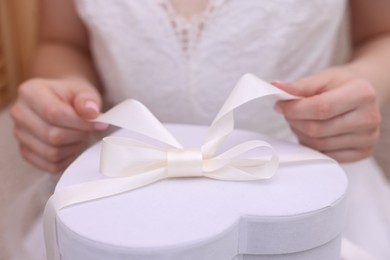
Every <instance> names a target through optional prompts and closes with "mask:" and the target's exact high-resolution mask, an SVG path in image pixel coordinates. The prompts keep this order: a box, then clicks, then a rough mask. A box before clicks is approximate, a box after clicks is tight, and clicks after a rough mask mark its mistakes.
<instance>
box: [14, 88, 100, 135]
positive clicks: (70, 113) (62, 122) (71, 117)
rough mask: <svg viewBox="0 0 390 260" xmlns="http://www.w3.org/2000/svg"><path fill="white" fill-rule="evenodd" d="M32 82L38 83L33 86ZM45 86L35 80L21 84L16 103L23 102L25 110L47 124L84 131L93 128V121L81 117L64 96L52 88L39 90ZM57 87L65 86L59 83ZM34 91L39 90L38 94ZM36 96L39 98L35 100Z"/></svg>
mask: <svg viewBox="0 0 390 260" xmlns="http://www.w3.org/2000/svg"><path fill="white" fill-rule="evenodd" d="M34 84H39V85H38V86H35V85H34ZM45 87H46V86H45V85H44V83H41V82H37V81H34V82H32V83H30V85H27V84H26V85H23V86H21V88H20V90H19V91H20V92H21V93H20V97H21V99H22V101H20V102H19V103H18V104H19V105H20V104H25V110H33V111H34V112H35V114H36V115H38V116H39V117H40V118H42V119H43V120H44V121H46V122H47V123H48V124H52V125H56V126H60V127H66V128H73V129H77V130H84V131H89V130H92V129H94V127H93V123H91V122H88V121H87V120H85V119H83V118H81V117H80V116H79V115H78V114H77V113H76V111H75V109H74V108H73V104H72V103H69V101H68V100H67V98H66V97H61V96H60V94H59V93H56V91H55V90H53V89H49V90H47V89H46V90H40V88H45ZM57 87H58V88H61V87H64V88H65V87H67V86H62V85H61V86H57ZM46 88H47V87H46ZM53 88H54V87H53ZM54 89H55V88H54ZM34 91H35V92H37V91H39V95H37V93H35V92H34ZM62 91H64V90H62ZM57 92H61V91H57ZM38 96H39V99H40V100H37V97H38ZM22 111H24V110H22Z"/></svg>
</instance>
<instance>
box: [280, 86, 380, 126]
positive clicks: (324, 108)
mask: <svg viewBox="0 0 390 260" xmlns="http://www.w3.org/2000/svg"><path fill="white" fill-rule="evenodd" d="M375 100H376V95H375V91H374V90H373V88H372V87H371V86H370V85H367V84H366V83H365V82H363V81H351V82H348V83H346V84H345V85H343V86H340V87H339V88H334V89H330V90H329V91H327V92H323V93H321V94H318V95H315V96H312V97H308V98H304V99H300V100H292V101H279V102H278V103H277V106H278V107H279V109H280V110H281V111H282V113H283V114H284V115H285V117H286V118H289V119H301V120H310V119H311V120H326V119H330V118H333V117H335V116H338V115H341V114H343V113H346V112H349V111H351V110H353V109H356V108H358V107H360V106H362V105H364V104H368V103H372V104H374V103H375Z"/></svg>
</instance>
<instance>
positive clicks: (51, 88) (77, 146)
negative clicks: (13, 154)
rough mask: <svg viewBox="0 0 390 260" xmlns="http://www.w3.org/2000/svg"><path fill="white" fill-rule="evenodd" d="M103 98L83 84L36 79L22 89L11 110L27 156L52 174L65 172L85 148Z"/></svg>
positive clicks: (93, 89)
mask: <svg viewBox="0 0 390 260" xmlns="http://www.w3.org/2000/svg"><path fill="white" fill-rule="evenodd" d="M100 106H101V98H100V95H99V93H98V92H97V90H96V89H95V88H94V87H93V86H91V85H89V84H88V83H86V82H83V81H76V80H69V79H67V80H65V79H64V80H47V79H32V80H29V81H26V82H25V83H23V84H22V85H21V86H20V88H19V95H18V98H17V100H16V102H15V104H14V105H13V107H12V108H11V117H12V118H13V120H14V123H15V128H14V133H15V136H16V138H17V139H18V141H19V143H20V150H21V153H22V155H23V157H24V158H25V159H26V160H27V161H29V162H30V163H32V164H33V165H35V166H37V167H38V168H41V169H43V170H46V171H49V172H51V173H58V172H62V171H63V170H64V169H65V168H66V167H67V166H68V165H69V164H70V163H71V162H72V161H73V160H74V159H75V157H76V156H77V155H78V154H79V153H80V151H81V150H82V149H83V148H84V146H85V144H86V141H87V139H88V136H89V134H90V133H91V132H92V131H93V130H103V129H105V128H107V126H106V125H104V124H98V123H91V122H89V121H88V119H93V118H96V117H97V116H98V115H99V111H100Z"/></svg>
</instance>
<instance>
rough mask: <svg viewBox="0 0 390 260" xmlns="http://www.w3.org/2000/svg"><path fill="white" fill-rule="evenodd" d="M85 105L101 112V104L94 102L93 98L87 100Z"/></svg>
mask: <svg viewBox="0 0 390 260" xmlns="http://www.w3.org/2000/svg"><path fill="white" fill-rule="evenodd" d="M84 106H85V108H88V109H92V110H93V111H95V112H96V113H99V106H98V104H96V102H94V101H92V100H87V101H86V102H85V105H84Z"/></svg>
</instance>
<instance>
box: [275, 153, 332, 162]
mask: <svg viewBox="0 0 390 260" xmlns="http://www.w3.org/2000/svg"><path fill="white" fill-rule="evenodd" d="M321 161H323V162H335V160H334V159H332V158H330V157H328V156H326V155H325V154H323V153H320V152H317V151H315V150H311V149H308V151H307V152H299V153H291V154H279V162H280V164H281V165H288V164H293V163H302V162H321Z"/></svg>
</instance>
